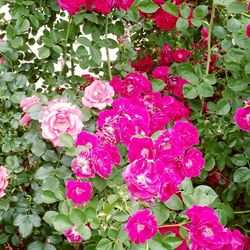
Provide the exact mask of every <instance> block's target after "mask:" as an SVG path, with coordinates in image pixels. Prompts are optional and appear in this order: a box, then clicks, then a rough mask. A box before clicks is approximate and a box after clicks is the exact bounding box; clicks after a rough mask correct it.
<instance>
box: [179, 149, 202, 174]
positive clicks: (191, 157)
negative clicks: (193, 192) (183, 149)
mask: <svg viewBox="0 0 250 250" xmlns="http://www.w3.org/2000/svg"><path fill="white" fill-rule="evenodd" d="M204 166H205V160H204V159H203V157H202V152H201V151H200V150H197V149H189V150H188V151H187V153H186V155H185V156H184V158H183V166H182V173H183V174H184V176H185V177H188V178H192V177H197V176H199V175H200V170H201V169H203V168H204Z"/></svg>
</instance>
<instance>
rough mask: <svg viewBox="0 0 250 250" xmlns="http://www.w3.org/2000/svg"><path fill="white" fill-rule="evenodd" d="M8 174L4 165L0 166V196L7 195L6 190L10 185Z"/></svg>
mask: <svg viewBox="0 0 250 250" xmlns="http://www.w3.org/2000/svg"><path fill="white" fill-rule="evenodd" d="M8 184H9V182H8V174H7V171H6V168H5V167H4V166H0V198H1V197H3V196H5V192H4V190H5V189H6V187H7V186H8Z"/></svg>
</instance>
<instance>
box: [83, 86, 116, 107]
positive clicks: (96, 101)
mask: <svg viewBox="0 0 250 250" xmlns="http://www.w3.org/2000/svg"><path fill="white" fill-rule="evenodd" d="M114 95H115V92H114V89H113V87H111V86H110V85H109V83H107V82H102V81H94V82H92V83H91V85H89V86H88V87H86V88H85V92H84V96H83V98H82V104H83V105H84V106H86V107H88V108H98V109H100V110H101V109H104V108H105V107H106V106H108V105H111V104H112V102H113V97H114Z"/></svg>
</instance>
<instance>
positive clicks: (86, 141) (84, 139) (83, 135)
mask: <svg viewBox="0 0 250 250" xmlns="http://www.w3.org/2000/svg"><path fill="white" fill-rule="evenodd" d="M99 144H100V141H99V139H98V138H97V136H96V135H93V134H91V133H89V132H87V131H82V132H80V133H79V134H78V135H77V139H76V144H75V145H76V147H77V146H84V147H87V148H89V149H91V148H93V147H96V146H98V145H99Z"/></svg>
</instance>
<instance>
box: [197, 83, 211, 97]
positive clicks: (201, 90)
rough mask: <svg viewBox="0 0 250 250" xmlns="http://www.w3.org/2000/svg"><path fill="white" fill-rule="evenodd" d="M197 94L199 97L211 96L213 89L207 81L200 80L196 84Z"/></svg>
mask: <svg viewBox="0 0 250 250" xmlns="http://www.w3.org/2000/svg"><path fill="white" fill-rule="evenodd" d="M198 94H199V96H201V97H211V96H213V94H214V89H213V87H212V86H211V85H210V84H209V83H205V82H202V83H201V84H200V85H199V86H198Z"/></svg>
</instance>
